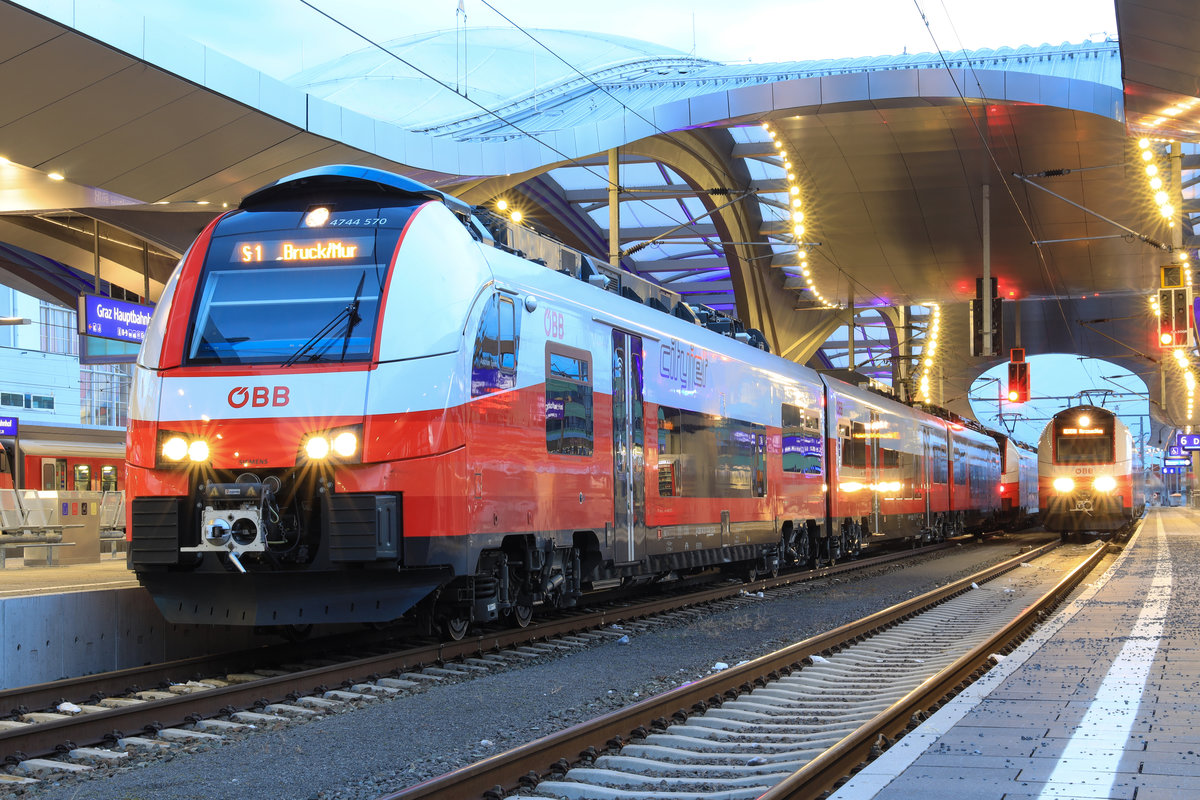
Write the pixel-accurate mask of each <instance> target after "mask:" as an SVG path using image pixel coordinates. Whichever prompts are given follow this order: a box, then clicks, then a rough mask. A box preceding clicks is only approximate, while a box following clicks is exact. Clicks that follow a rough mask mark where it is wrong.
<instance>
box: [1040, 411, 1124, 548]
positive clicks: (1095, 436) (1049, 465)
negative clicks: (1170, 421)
mask: <svg viewBox="0 0 1200 800" xmlns="http://www.w3.org/2000/svg"><path fill="white" fill-rule="evenodd" d="M1128 440H1129V433H1128V430H1127V429H1126V428H1125V426H1124V425H1123V424H1122V423H1121V421H1120V420H1118V419H1117V418H1116V416H1115V415H1114V414H1113V413H1112V412H1111V411H1109V410H1108V409H1104V408H1099V407H1096V406H1076V407H1074V408H1068V409H1066V410H1064V411H1060V412H1058V413H1057V414H1055V415H1054V417H1053V418H1052V419H1051V420H1050V423H1049V424H1048V425H1047V426H1046V428H1045V430H1044V431H1043V432H1042V438H1041V441H1040V442H1039V444H1038V486H1039V491H1038V499H1039V506H1040V508H1041V514H1042V524H1043V525H1044V526H1045V528H1046V529H1047V530H1049V531H1055V532H1058V533H1062V534H1064V535H1065V534H1068V533H1074V532H1089V531H1090V532H1095V533H1106V532H1110V531H1114V530H1118V529H1119V528H1121V527H1122V526H1123V525H1125V524H1126V522H1127V521H1129V520H1130V519H1131V518H1132V516H1133V513H1132V503H1133V494H1134V490H1135V488H1136V487H1135V486H1134V485H1133V480H1132V476H1131V472H1132V470H1131V442H1129V441H1128Z"/></svg>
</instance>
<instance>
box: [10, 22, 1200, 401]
mask: <svg viewBox="0 0 1200 800" xmlns="http://www.w3.org/2000/svg"><path fill="white" fill-rule="evenodd" d="M57 9H58V6H57V5H56V4H53V3H34V2H27V3H24V4H16V3H0V78H3V79H5V85H7V86H9V87H13V88H11V89H10V90H8V91H7V92H6V100H7V102H6V103H5V104H4V106H3V108H0V147H2V150H3V152H0V155H3V156H4V157H5V158H7V159H8V160H9V163H7V164H2V165H0V178H2V179H3V186H4V191H3V192H0V241H4V242H6V243H8V245H9V246H10V251H11V248H18V249H24V250H26V251H30V252H33V253H38V254H40V255H42V256H45V257H48V258H52V259H57V260H59V261H61V262H63V263H66V264H82V265H84V266H83V267H82V268H81V269H82V271H83V272H84V273H85V274H86V273H87V272H89V271H90V270H89V267H90V266H91V265H92V262H93V259H95V257H96V253H97V252H98V253H99V256H100V258H99V261H100V269H101V271H102V273H103V275H104V277H105V279H106V280H111V281H112V282H114V283H117V284H119V285H123V286H125V287H126V288H129V289H131V290H134V291H139V292H140V291H141V289H142V288H143V286H146V287H148V289H149V291H148V292H146V293H147V294H148V295H149V296H151V297H155V296H157V292H158V291H159V288H160V286H161V283H162V281H164V280H165V277H166V273H167V272H168V271H169V269H170V267H171V264H172V262H173V259H174V258H175V257H176V256H177V254H178V253H179V252H180V251H181V250H182V249H183V248H184V247H185V246H186V244H187V242H188V241H190V238H191V237H192V236H193V235H194V234H195V232H196V231H197V230H198V229H199V227H200V226H201V225H202V224H203V223H204V221H206V220H207V219H210V218H211V216H212V215H213V213H215V212H217V211H219V210H220V209H221V208H222V207H223V206H224V205H225V204H229V205H233V204H236V202H237V201H238V199H239V198H240V197H241V196H242V195H244V194H246V193H248V192H250V191H252V190H254V189H256V188H258V187H260V186H262V185H264V184H266V183H269V182H271V181H273V180H275V179H277V178H279V177H282V176H284V175H286V174H290V173H293V172H296V171H298V170H301V169H305V168H308V167H313V166H319V165H322V164H328V163H360V164H364V165H369V166H375V167H380V168H383V169H389V170H392V171H396V172H399V173H402V174H405V175H408V176H410V177H412V178H414V179H416V180H420V181H423V182H425V183H428V184H431V185H434V186H437V187H438V188H441V189H443V190H446V191H449V192H451V193H453V194H455V195H458V196H459V197H461V198H462V199H464V200H466V201H467V202H469V203H472V204H479V205H493V204H496V203H497V202H498V201H500V200H504V201H505V203H506V205H507V206H508V208H509V209H510V210H511V209H517V210H520V211H521V212H522V214H523V215H524V220H525V224H528V225H532V226H534V227H538V228H541V229H543V230H545V231H547V232H549V233H552V234H553V235H555V236H558V237H559V238H561V239H562V240H563V241H565V242H566V243H567V244H570V245H572V246H575V247H579V248H580V249H583V250H585V251H588V252H591V253H593V254H594V255H596V256H597V257H599V258H607V257H608V255H609V252H610V248H611V246H612V245H611V243H610V224H611V223H610V216H609V215H610V210H609V200H610V189H612V188H614V187H616V188H617V192H616V198H617V199H618V200H619V207H620V220H619V226H618V233H617V236H616V237H615V240H616V243H617V247H618V248H619V260H620V263H621V266H622V268H623V269H626V270H629V271H631V272H635V273H638V274H640V275H642V276H643V277H647V278H650V279H651V280H655V281H658V282H660V283H662V284H664V285H667V286H669V287H670V288H672V289H674V290H675V291H677V292H680V293H681V294H683V295H684V296H685V298H687V299H688V300H689V301H690V302H697V303H704V304H708V305H712V306H715V307H718V308H723V309H728V310H731V311H732V312H733V313H735V314H736V315H737V316H738V317H740V318H741V320H742V322H743V323H744V324H745V325H746V326H747V327H754V328H758V329H760V330H762V331H763V333H764V335H765V337H766V340H767V342H768V343H769V344H770V346H771V349H772V350H773V351H774V352H778V353H781V354H783V355H785V356H786V357H789V358H793V359H795V360H799V361H811V362H813V363H814V364H816V365H817V366H825V367H845V366H854V367H855V368H857V369H858V370H859V371H860V372H864V373H866V374H871V375H873V376H876V377H880V378H884V379H888V380H890V381H892V382H899V383H907V384H909V385H910V387H911V385H912V384H913V382H914V381H915V379H916V373H917V369H918V367H919V366H920V364H921V360H922V350H923V348H924V347H925V343H926V341H927V339H928V337H929V335H930V330H929V329H930V327H931V326H930V324H929V319H930V314H931V312H930V311H929V308H930V306H929V305H927V304H939V305H940V306H941V308H942V312H941V318H942V324H941V337H942V338H941V342H942V350H941V357H940V370H941V380H940V381H939V384H938V385H939V389H940V391H939V395H940V396H939V397H937V398H935V399H938V400H941V401H943V402H945V403H947V404H948V405H949V406H951V407H952V408H957V410H965V409H966V402H965V400H964V399H963V398H965V396H966V394H967V391H968V389H969V387H970V383H971V380H972V379H974V378H975V377H976V376H977V375H979V374H980V373H982V372H983V371H984V370H985V369H986V368H987V367H988V366H990V365H992V364H995V363H998V361H999V360H1002V359H1000V358H999V357H994V358H972V357H970V356H969V353H968V347H967V345H968V338H969V334H968V319H967V317H968V314H967V302H966V301H967V300H969V299H970V298H972V297H974V296H975V290H976V279H977V278H979V277H980V276H981V274H982V265H983V262H984V258H985V255H984V254H985V249H984V242H985V240H987V241H988V243H989V246H988V248H987V251H986V252H987V258H988V260H989V263H990V270H991V274H992V275H994V276H996V277H997V278H998V283H999V292H1000V295H1001V296H1002V297H1004V298H1005V299H1006V301H1008V302H1006V303H1005V304H1004V307H1005V310H1004V311H1003V317H1004V326H1005V336H1004V342H1003V347H1004V348H1007V347H1009V346H1014V345H1017V344H1019V345H1021V346H1024V347H1025V348H1026V349H1027V350H1028V351H1029V352H1030V354H1034V353H1046V352H1073V353H1080V354H1087V355H1094V356H1100V357H1112V358H1126V357H1132V358H1134V359H1135V360H1137V362H1138V363H1139V364H1141V365H1143V366H1144V367H1150V366H1153V365H1154V364H1157V359H1158V356H1157V355H1156V354H1155V353H1154V352H1152V347H1153V345H1152V338H1153V333H1152V332H1151V327H1152V326H1151V317H1150V316H1149V314H1148V312H1147V307H1148V303H1147V299H1146V295H1147V293H1149V292H1150V291H1151V290H1153V289H1156V288H1157V286H1158V279H1159V267H1160V266H1161V265H1162V264H1164V263H1167V262H1168V261H1170V260H1172V259H1175V258H1177V257H1178V256H1179V254H1180V251H1181V250H1183V249H1185V248H1189V247H1192V246H1193V245H1194V244H1195V240H1194V234H1193V230H1192V225H1191V213H1192V203H1193V201H1192V200H1190V197H1191V194H1192V193H1191V188H1190V187H1191V181H1192V176H1193V175H1194V174H1195V169H1196V168H1197V167H1200V164H1198V163H1196V162H1195V161H1194V160H1193V158H1192V157H1190V150H1189V151H1187V152H1185V153H1183V154H1182V157H1180V154H1179V153H1176V154H1175V157H1174V158H1172V153H1171V144H1170V143H1169V142H1167V141H1166V139H1168V138H1173V139H1175V140H1176V141H1181V142H1184V143H1193V142H1195V141H1197V131H1200V109H1198V108H1197V104H1198V103H1200V101H1198V100H1197V99H1196V98H1195V97H1194V96H1191V95H1189V94H1188V92H1192V93H1193V94H1194V76H1192V83H1188V82H1187V80H1186V79H1185V78H1186V75H1187V73H1188V71H1189V70H1192V71H1194V68H1193V67H1192V66H1191V65H1193V64H1195V63H1198V59H1197V58H1196V56H1197V55H1198V54H1197V50H1196V45H1195V44H1194V42H1196V41H1198V40H1200V38H1198V37H1197V34H1198V33H1200V9H1194V8H1190V7H1186V8H1185V7H1181V6H1180V5H1179V4H1178V3H1172V2H1169V0H1149V1H1148V2H1137V3H1135V2H1131V1H1130V0H1119V1H1118V2H1117V15H1118V26H1119V33H1120V41H1119V42H1117V41H1103V42H1082V43H1074V44H1071V43H1066V44H1057V45H1039V46H1026V47H1019V48H1000V49H995V50H976V51H971V52H955V53H921V54H903V55H898V56H881V57H875V58H854V59H833V60H820V61H796V62H788V63H772V64H736V65H729V64H720V63H716V62H713V61H709V60H705V59H702V58H696V57H694V56H690V55H688V54H686V53H680V52H676V51H673V50H670V49H668V48H664V47H661V46H658V45H653V44H649V43H646V42H642V41H637V40H634V39H629V38H623V37H618V36H605V35H597V34H588V33H580V32H574V31H561V30H536V31H528V32H526V31H522V30H520V29H515V28H470V29H466V30H465V31H462V30H460V31H454V30H450V31H441V32H435V33H430V34H422V35H419V36H412V37H408V38H406V39H401V40H398V41H392V42H381V43H378V44H376V43H364V44H366V46H364V47H363V49H361V50H359V51H358V52H354V53H351V54H349V55H346V56H344V57H342V58H339V59H336V60H335V61H332V62H330V63H327V64H322V65H319V66H315V67H312V68H309V69H306V70H305V71H303V72H301V73H299V74H298V75H295V76H293V77H292V78H291V79H289V80H288V81H281V80H278V79H276V78H272V77H269V76H267V75H265V74H263V73H260V72H257V71H255V70H253V69H252V68H250V67H247V66H245V65H243V64H240V63H238V62H237V61H235V60H233V59H230V58H228V57H227V56H224V55H222V54H220V53H217V52H216V51H214V50H211V49H208V48H206V47H204V46H202V45H200V44H198V43H196V42H194V41H191V40H189V39H187V38H185V37H183V36H182V35H180V34H178V33H176V32H174V31H171V30H169V29H167V28H165V27H162V26H160V25H157V24H156V23H154V22H152V21H151V20H148V19H145V20H143V19H140V18H139V19H136V20H130V19H128V18H124V19H122V18H119V17H114V16H113V15H112V14H108V13H105V11H106V9H105V8H104V6H103V4H102V3H97V4H96V5H95V6H93V5H92V4H76V5H75V6H73V7H72V11H71V12H70V13H58V11H57ZM558 54H566V55H564V56H562V57H560V56H559V55H558ZM1142 136H1146V137H1148V138H1150V139H1151V140H1152V143H1151V144H1150V145H1149V147H1148V150H1149V152H1150V154H1151V158H1152V159H1154V161H1155V163H1156V164H1158V165H1159V166H1160V168H1161V169H1162V170H1163V174H1164V175H1167V174H1169V173H1170V170H1171V169H1173V168H1175V166H1173V165H1177V167H1178V168H1179V169H1181V171H1182V176H1181V178H1180V183H1181V184H1182V185H1183V186H1184V187H1185V192H1184V202H1183V206H1182V211H1183V213H1182V215H1181V216H1180V219H1181V222H1180V229H1179V232H1178V233H1177V231H1175V230H1173V229H1171V228H1170V227H1168V225H1167V224H1166V220H1165V218H1164V217H1162V216H1161V215H1160V214H1159V213H1158V210H1157V208H1156V206H1155V204H1154V202H1153V200H1152V195H1153V192H1152V191H1151V190H1150V189H1148V188H1147V179H1146V176H1145V173H1144V168H1145V163H1144V161H1143V160H1142V159H1143V156H1142V151H1141V149H1140V148H1139V147H1138V144H1137V140H1138V138H1139V137H1142ZM1188 146H1189V147H1190V144H1188ZM610 154H612V155H615V159H616V162H617V164H618V166H617V170H616V172H615V173H613V174H610V172H609V163H610V161H609V157H610ZM49 172H58V173H60V174H61V175H63V176H66V180H62V181H57V182H48V181H47V180H46V176H47V174H48V173H49ZM985 187H986V188H985ZM798 215H802V216H798ZM798 226H799V227H798ZM1179 233H1181V234H1182V235H1181V236H1180V235H1179ZM97 244H99V247H97ZM0 259H3V261H4V263H5V265H6V268H7V269H8V270H9V271H10V273H12V274H13V275H15V276H18V278H19V279H20V280H22V281H24V282H25V283H27V284H28V285H30V286H32V287H34V288H36V289H39V290H40V291H43V292H45V293H46V294H47V295H49V296H56V297H57V296H58V295H59V294H62V295H64V296H65V294H66V292H67V290H66V289H64V288H62V287H61V286H52V285H50V284H51V282H49V281H48V280H46V279H45V278H44V277H42V276H41V271H40V270H38V269H37V267H36V264H34V265H33V266H31V265H29V264H28V263H22V259H20V258H16V257H11V254H10V252H0ZM60 283H61V281H60ZM851 308H852V309H853V320H854V326H853V331H854V336H853V337H848V336H847V330H848V328H847V321H848V319H850V318H851V316H850V315H851V311H850V309H851ZM831 337H832V338H831ZM1001 352H1003V353H1004V357H1005V358H1006V357H1007V350H1002V351H1001ZM1134 371H1139V370H1134ZM1155 383H1158V382H1157V381H1152V382H1151V384H1152V385H1151V389H1152V392H1153V393H1154V396H1155V397H1156V399H1158V400H1159V402H1160V404H1161V406H1160V408H1162V409H1163V410H1164V413H1163V415H1162V416H1161V419H1163V420H1165V421H1167V422H1168V423H1170V424H1173V423H1175V422H1178V421H1179V419H1178V418H1177V417H1178V415H1177V414H1175V413H1174V411H1173V407H1175V406H1178V405H1179V403H1178V402H1176V401H1174V400H1173V399H1172V398H1173V397H1174V394H1175V390H1174V389H1173V388H1172V386H1171V385H1170V382H1167V391H1166V393H1165V394H1163V395H1162V397H1161V398H1160V397H1159V394H1158V393H1159V388H1157V387H1155V386H1154V385H1153V384H1155Z"/></svg>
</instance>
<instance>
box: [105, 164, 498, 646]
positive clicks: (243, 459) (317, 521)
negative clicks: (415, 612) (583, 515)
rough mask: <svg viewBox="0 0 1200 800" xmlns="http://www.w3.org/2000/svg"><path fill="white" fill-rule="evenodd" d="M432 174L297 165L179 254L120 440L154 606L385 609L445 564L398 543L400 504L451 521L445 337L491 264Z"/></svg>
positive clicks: (385, 616) (295, 615)
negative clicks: (425, 182)
mask: <svg viewBox="0 0 1200 800" xmlns="http://www.w3.org/2000/svg"><path fill="white" fill-rule="evenodd" d="M437 194H438V193H435V192H433V191H432V190H429V189H427V188H426V187H423V186H421V185H420V184H416V183H413V182H410V181H407V180H406V179H403V178H399V177H397V176H394V175H388V174H387V173H382V172H378V171H375V170H369V169H364V168H359V167H338V168H324V169H321V170H314V171H311V172H309V173H301V174H300V175H297V176H292V177H291V178H287V179H284V180H282V181H279V182H278V183H276V184H273V185H271V186H268V187H266V188H264V189H262V190H259V191H258V192H255V193H254V194H252V195H250V196H248V197H247V198H246V199H245V200H244V201H243V203H242V204H241V206H240V207H239V209H238V210H236V211H233V212H230V213H228V214H226V215H224V216H222V217H221V218H219V219H218V220H216V221H215V222H214V223H212V224H211V225H210V226H209V227H208V228H207V229H206V230H205V231H204V232H203V233H202V234H201V236H200V237H199V238H198V239H197V241H196V242H195V243H194V244H193V245H192V247H191V248H190V249H189V251H188V252H187V253H186V254H185V255H184V257H183V259H182V260H181V262H180V264H179V267H178V268H177V269H176V272H175V274H174V275H173V276H172V278H171V280H170V282H169V283H168V285H167V287H166V288H165V289H164V292H163V295H162V298H161V299H160V302H159V306H158V308H157V310H156V313H155V316H154V319H153V320H152V322H151V325H150V330H149V331H148V335H147V339H146V344H145V345H144V346H143V348H142V352H141V354H140V355H139V360H138V365H137V368H136V374H135V379H134V390H133V399H132V401H131V413H130V424H129V434H128V442H127V448H126V450H127V460H128V472H127V476H128V477H127V484H128V497H129V502H128V504H127V514H128V518H127V531H128V534H127V535H128V537H129V544H130V547H129V553H130V555H129V559H130V562H131V566H132V567H133V569H134V570H135V571H136V572H137V575H138V577H139V579H140V580H141V582H142V583H143V585H145V586H146V587H147V589H149V591H150V592H151V594H152V595H153V596H154V598H155V601H156V603H157V604H158V606H159V608H160V610H161V611H162V612H163V614H164V616H165V617H166V618H167V619H168V620H169V621H172V622H192V623H204V624H232V625H256V626H296V625H308V624H315V623H343V622H351V621H355V622H371V621H380V622H381V621H387V620H392V619H396V618H398V617H400V616H401V615H403V614H404V613H405V612H406V611H408V610H409V609H410V608H412V607H413V606H414V605H415V604H416V603H418V602H419V601H420V600H421V599H422V598H424V597H426V596H427V595H429V594H430V593H431V592H433V591H435V590H436V589H437V588H438V587H439V586H440V585H442V584H443V583H444V582H445V581H446V580H448V579H449V578H450V577H451V576H452V574H453V570H454V564H453V558H451V557H447V558H446V559H444V560H443V562H442V563H438V564H433V565H431V564H430V563H429V561H428V559H427V558H426V555H427V554H424V553H422V554H420V557H419V558H418V556H417V555H416V554H414V553H411V552H410V553H406V552H405V540H404V524H405V522H404V521H405V520H406V519H407V520H409V521H410V523H411V522H413V521H419V522H420V523H421V524H422V526H423V527H424V530H423V531H422V532H423V534H429V533H431V532H432V533H436V532H438V531H452V530H454V529H455V528H456V527H457V526H459V525H461V523H462V519H461V518H460V517H456V514H457V513H459V512H456V510H455V509H456V508H457V506H454V505H452V504H448V503H447V502H445V501H446V498H449V497H452V496H454V495H456V494H459V495H460V494H461V491H457V490H458V489H459V486H458V483H459V482H460V481H461V480H462V471H463V468H462V465H461V463H459V454H461V452H462V444H463V442H462V435H461V425H458V424H456V413H457V412H456V408H457V407H458V405H459V403H458V401H457V398H458V397H459V395H461V392H462V386H461V385H460V384H459V382H458V381H457V379H456V376H458V375H459V374H460V373H461V369H460V365H459V359H460V354H459V352H458V350H459V344H460V340H461V328H462V324H463V319H464V318H465V314H466V312H467V309H468V308H469V306H470V303H471V302H472V300H473V299H474V296H475V294H476V292H477V291H478V290H479V287H480V286H481V285H483V284H484V283H486V281H487V269H486V264H485V262H484V261H483V259H482V257H481V255H480V253H479V251H478V246H477V244H476V242H474V241H473V240H472V238H471V236H470V235H469V234H468V233H467V230H466V229H465V228H464V226H463V224H462V221H461V220H460V219H457V218H456V216H455V213H454V210H453V209H452V208H451V207H449V206H448V202H449V201H448V200H447V199H446V198H442V197H439V196H437ZM389 298H390V300H389ZM389 308H390V310H389ZM425 526H428V527H425ZM423 541H428V539H423ZM414 562H419V563H414Z"/></svg>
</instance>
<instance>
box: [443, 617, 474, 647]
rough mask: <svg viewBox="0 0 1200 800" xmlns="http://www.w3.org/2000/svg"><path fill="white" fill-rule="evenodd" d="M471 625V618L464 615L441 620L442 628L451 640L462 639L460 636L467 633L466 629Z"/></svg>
mask: <svg viewBox="0 0 1200 800" xmlns="http://www.w3.org/2000/svg"><path fill="white" fill-rule="evenodd" d="M470 627H471V620H469V619H467V618H466V617H450V618H449V619H445V620H442V630H443V631H444V632H445V634H446V636H447V637H448V638H449V639H450V641H452V642H458V641H462V638H463V637H464V636H466V635H467V629H468V628H470Z"/></svg>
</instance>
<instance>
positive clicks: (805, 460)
mask: <svg viewBox="0 0 1200 800" xmlns="http://www.w3.org/2000/svg"><path fill="white" fill-rule="evenodd" d="M782 417H783V471H784V472H799V473H802V474H804V475H820V474H821V473H822V472H824V465H823V463H822V462H823V455H824V448H823V447H822V442H821V435H820V433H819V432H817V430H816V415H815V414H813V413H812V412H809V411H805V410H804V409H801V408H799V407H798V406H793V405H790V404H788V403H784V404H783V414H782Z"/></svg>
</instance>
